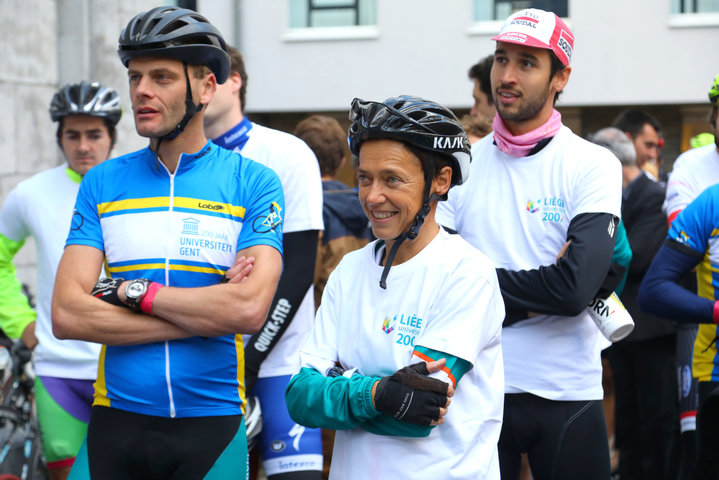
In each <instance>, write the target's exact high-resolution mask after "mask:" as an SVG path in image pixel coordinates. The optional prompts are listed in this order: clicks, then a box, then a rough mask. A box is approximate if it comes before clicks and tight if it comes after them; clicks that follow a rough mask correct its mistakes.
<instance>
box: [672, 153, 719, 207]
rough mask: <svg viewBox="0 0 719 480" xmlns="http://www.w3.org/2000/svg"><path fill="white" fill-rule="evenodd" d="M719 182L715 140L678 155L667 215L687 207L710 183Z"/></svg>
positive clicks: (673, 171) (718, 156)
mask: <svg viewBox="0 0 719 480" xmlns="http://www.w3.org/2000/svg"><path fill="white" fill-rule="evenodd" d="M715 183H719V152H717V146H716V145H714V144H713V143H712V144H711V145H705V146H703V147H699V148H694V149H691V150H687V151H686V152H684V153H682V154H681V155H679V157H677V159H676V161H675V162H674V168H673V169H672V172H671V173H670V174H669V181H668V182H667V193H666V198H665V199H664V205H662V210H664V213H665V214H666V215H667V216H670V215H672V214H673V213H675V212H679V211H681V210H684V207H686V206H687V205H689V204H690V203H691V202H692V200H694V199H695V198H697V197H698V196H699V194H700V193H702V192H703V191H704V190H705V189H706V188H707V187H710V186H712V185H714V184H715Z"/></svg>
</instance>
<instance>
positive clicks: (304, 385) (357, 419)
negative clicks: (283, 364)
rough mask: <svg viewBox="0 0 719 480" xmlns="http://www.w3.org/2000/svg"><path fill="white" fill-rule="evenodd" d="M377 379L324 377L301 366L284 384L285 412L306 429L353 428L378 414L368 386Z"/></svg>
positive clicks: (355, 376)
mask: <svg viewBox="0 0 719 480" xmlns="http://www.w3.org/2000/svg"><path fill="white" fill-rule="evenodd" d="M377 380H379V377H365V376H363V375H353V376H352V377H351V378H347V377H344V376H339V377H325V376H324V375H322V374H320V373H319V372H318V371H317V370H314V369H312V368H306V367H305V368H302V369H301V370H300V371H299V373H297V374H295V375H294V376H293V377H292V378H291V379H290V383H289V384H288V385H287V389H286V390H285V400H286V402H287V410H288V411H289V413H290V417H292V420H294V421H295V422H297V423H299V424H300V425H304V426H306V427H310V428H317V427H321V428H328V429H332V430H348V429H350V428H355V427H357V426H359V425H361V424H362V423H363V422H366V421H367V420H370V419H372V418H374V417H376V416H377V415H379V412H378V411H377V410H375V408H374V407H373V406H372V385H374V382H376V381H377Z"/></svg>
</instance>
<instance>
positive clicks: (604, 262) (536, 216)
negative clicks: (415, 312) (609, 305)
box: [437, 9, 621, 480]
mask: <svg viewBox="0 0 719 480" xmlns="http://www.w3.org/2000/svg"><path fill="white" fill-rule="evenodd" d="M493 40H496V41H497V46H496V50H495V54H494V64H493V66H492V72H491V83H492V94H493V96H494V104H495V106H496V107H497V116H495V117H494V123H493V127H494V132H493V134H492V135H488V136H486V137H485V138H483V139H482V140H480V141H479V142H477V143H476V144H474V145H473V147H472V158H473V162H472V166H471V174H470V180H469V182H468V183H466V184H465V185H466V186H465V185H462V186H460V187H458V188H456V189H454V190H452V192H450V195H449V200H448V201H447V202H441V203H440V206H439V211H438V214H437V217H438V222H439V223H440V224H442V225H445V226H447V227H449V228H452V229H454V230H456V231H457V232H458V233H459V234H460V235H462V236H463V237H464V238H465V239H466V240H467V241H469V242H470V243H471V244H472V245H474V246H475V247H477V248H478V249H480V250H481V251H483V252H485V254H487V256H489V257H490V259H492V261H493V262H494V264H495V267H496V268H497V275H498V278H499V286H500V288H501V291H502V296H503V298H504V302H505V309H506V311H507V316H506V318H505V321H504V325H503V326H504V328H503V331H502V343H503V353H504V364H505V384H506V385H505V401H504V402H505V403H504V419H503V426H502V433H501V436H500V439H499V460H500V469H501V475H502V478H503V479H517V478H519V472H520V456H521V454H522V453H527V454H528V457H529V463H530V465H531V470H532V475H533V477H534V478H535V479H536V480H543V479H549V478H552V479H575V478H583V479H606V478H609V474H610V471H609V449H608V441H607V431H606V425H605V419H604V412H603V409H602V396H603V393H602V365H601V359H600V351H601V349H602V348H603V347H605V346H606V343H605V341H604V340H603V338H602V336H601V333H600V332H599V330H598V329H597V327H596V326H595V324H594V323H593V322H592V320H591V318H590V315H589V313H588V310H587V308H586V307H587V305H588V304H589V302H590V301H591V300H592V299H593V298H594V297H595V296H600V297H601V298H606V296H607V295H606V294H607V293H608V291H604V290H606V289H607V288H608V289H609V290H611V288H612V287H611V286H608V285H607V284H606V283H605V277H606V276H607V273H608V271H609V267H610V264H611V261H612V250H613V248H614V242H615V232H616V227H617V224H618V221H619V215H620V205H621V170H620V164H619V161H618V160H617V159H616V157H614V156H613V155H612V154H611V153H610V152H609V151H608V150H606V149H604V148H601V147H599V146H596V145H593V144H591V143H589V142H587V141H585V140H583V139H581V138H580V137H578V136H577V135H575V134H574V133H572V131H571V130H569V128H567V127H566V126H564V125H562V122H561V115H560V114H559V112H558V111H556V110H555V109H554V103H555V102H556V100H557V96H558V95H559V93H560V92H561V91H562V90H563V89H564V87H565V86H566V85H567V82H568V81H569V76H570V73H571V67H570V65H569V64H570V60H571V55H572V48H573V45H574V37H573V35H572V32H571V31H570V30H569V28H568V27H567V25H566V24H565V23H564V22H563V21H562V20H561V19H560V18H559V17H557V16H556V15H555V14H554V13H551V12H545V11H542V10H537V9H525V10H522V11H519V12H517V13H516V14H513V15H512V16H510V17H509V18H508V19H507V21H506V23H505V24H504V27H503V28H502V30H501V32H500V34H499V35H497V36H496V37H494V38H493ZM558 252H560V254H559V255H558V254H557V253H558ZM598 292H600V294H599V295H597V293H598ZM602 293H605V295H604V296H602Z"/></svg>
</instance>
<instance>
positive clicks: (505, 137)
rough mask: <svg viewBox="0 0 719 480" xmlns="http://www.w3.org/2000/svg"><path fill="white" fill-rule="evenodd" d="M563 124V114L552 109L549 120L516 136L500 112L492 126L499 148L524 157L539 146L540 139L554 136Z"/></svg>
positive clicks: (507, 152)
mask: <svg viewBox="0 0 719 480" xmlns="http://www.w3.org/2000/svg"><path fill="white" fill-rule="evenodd" d="M561 126H562V115H561V114H560V113H559V112H558V111H556V110H554V109H552V115H550V117H549V120H547V122H546V123H544V124H543V125H541V126H540V127H539V128H536V129H534V130H532V131H531V132H528V133H525V134H523V135H517V136H516V137H515V136H514V135H512V134H511V133H510V131H509V130H507V127H506V126H505V125H504V122H503V121H502V119H501V118H500V117H499V114H496V115H495V116H494V120H493V121H492V128H494V142H495V143H496V144H497V147H499V149H500V150H501V151H502V152H504V153H506V154H508V155H511V156H513V157H524V156H526V155H527V154H528V153H529V152H531V151H532V149H533V148H534V147H536V146H537V144H538V143H539V141H540V140H543V139H545V138H550V137H553V136H555V135H556V134H557V132H558V131H559V129H560V128H561Z"/></svg>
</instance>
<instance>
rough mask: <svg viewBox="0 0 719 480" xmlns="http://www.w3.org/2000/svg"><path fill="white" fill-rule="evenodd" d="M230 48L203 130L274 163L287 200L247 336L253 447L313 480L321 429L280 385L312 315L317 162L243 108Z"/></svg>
mask: <svg viewBox="0 0 719 480" xmlns="http://www.w3.org/2000/svg"><path fill="white" fill-rule="evenodd" d="M228 51H229V54H230V60H231V63H230V76H229V78H228V79H227V82H225V83H224V84H222V85H219V86H218V88H217V94H216V95H215V97H214V98H213V99H212V101H211V102H210V104H209V105H208V106H207V112H206V114H205V122H204V125H205V133H206V134H207V136H208V137H210V138H211V139H212V141H213V142H214V143H216V144H217V145H219V146H221V147H223V148H226V149H228V150H232V151H235V152H238V153H240V154H241V155H242V156H244V157H247V158H250V159H252V160H254V161H256V162H259V163H261V164H262V165H264V166H266V167H269V168H271V169H272V170H273V171H274V172H275V173H276V174H277V175H278V176H279V177H280V181H281V182H282V190H283V191H284V195H285V208H286V210H285V212H284V214H285V218H284V225H283V235H282V245H283V251H284V256H283V259H284V262H283V270H282V276H281V277H280V282H279V284H278V285H277V292H276V293H275V297H274V298H273V299H272V305H271V306H270V311H269V313H268V316H267V319H266V320H265V324H264V325H263V326H262V328H261V329H260V331H259V332H258V333H257V334H256V335H252V336H249V335H248V336H246V337H245V339H244V341H245V387H246V388H247V392H248V394H249V395H251V396H254V397H256V398H257V404H258V405H259V408H261V409H262V410H264V411H266V412H271V413H270V414H268V415H263V416H262V431H261V432H260V433H259V434H258V436H257V443H256V444H257V447H258V448H257V449H255V450H256V451H259V454H260V456H261V457H262V460H263V465H264V468H265V473H266V474H267V476H268V477H269V479H270V480H281V479H287V480H315V479H319V478H320V475H321V470H322V442H321V436H320V431H319V430H312V429H306V428H305V427H303V426H302V425H297V424H296V423H295V422H293V421H292V419H291V418H290V417H289V415H288V414H287V409H286V407H285V402H284V391H285V387H286V386H287V382H289V380H290V376H291V375H292V374H293V373H294V372H295V370H296V367H297V364H298V362H299V347H300V345H301V343H302V341H303V340H304V338H305V337H306V336H307V333H308V332H309V330H310V326H311V325H312V321H313V319H314V312H315V309H314V295H313V286H312V283H313V279H314V269H315V252H316V251H317V244H318V232H320V231H321V230H322V229H323V222H322V186H321V181H320V169H319V167H318V165H317V160H316V159H315V156H314V154H313V153H312V150H310V149H309V148H308V147H307V145H305V143H304V142H302V141H300V140H299V139H297V138H296V137H294V136H293V135H290V134H289V133H285V132H281V131H279V130H274V129H271V128H267V127H264V126H262V125H258V124H256V123H254V122H252V121H250V119H249V118H247V117H246V116H245V115H244V107H245V104H246V95H247V82H248V76H247V71H246V69H245V63H244V60H243V58H242V55H241V54H240V52H239V51H238V50H237V49H235V48H233V47H228ZM253 459H254V456H253ZM254 463H255V462H254V461H253V463H252V464H251V466H252V468H251V475H253V476H254V475H255V472H256V469H255V468H254Z"/></svg>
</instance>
